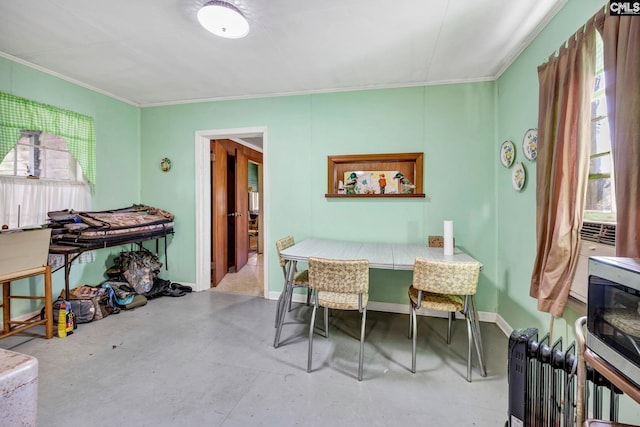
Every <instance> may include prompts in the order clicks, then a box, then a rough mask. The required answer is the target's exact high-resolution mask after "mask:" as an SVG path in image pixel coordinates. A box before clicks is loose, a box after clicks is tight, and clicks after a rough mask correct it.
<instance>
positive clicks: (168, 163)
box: [160, 157, 171, 172]
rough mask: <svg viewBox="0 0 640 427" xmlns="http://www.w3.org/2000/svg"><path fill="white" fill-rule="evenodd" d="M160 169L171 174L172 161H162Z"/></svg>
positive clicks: (166, 159) (165, 159)
mask: <svg viewBox="0 0 640 427" xmlns="http://www.w3.org/2000/svg"><path fill="white" fill-rule="evenodd" d="M160 169H162V172H169V170H170V169H171V160H170V159H169V158H168V157H165V158H164V159H162V160H160Z"/></svg>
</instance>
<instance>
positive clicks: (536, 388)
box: [506, 328, 622, 427]
mask: <svg viewBox="0 0 640 427" xmlns="http://www.w3.org/2000/svg"><path fill="white" fill-rule="evenodd" d="M508 351H509V353H508V363H509V367H508V373H507V375H508V381H509V412H508V420H507V423H506V426H507V427H538V426H540V427H574V426H575V427H581V426H577V425H576V419H577V418H578V419H580V418H582V417H577V416H576V415H577V412H576V411H577V410H581V408H577V406H582V405H584V408H585V410H584V412H583V413H587V412H588V410H587V402H592V406H593V408H592V412H593V416H594V417H595V418H598V419H602V418H603V415H604V414H603V400H604V398H605V397H606V396H608V397H609V399H608V401H609V402H608V403H609V405H608V409H609V411H608V412H609V420H611V421H617V418H618V397H619V395H620V394H622V392H621V391H620V390H619V389H617V388H616V387H615V386H614V385H612V384H611V383H610V382H609V381H608V380H607V379H605V378H604V377H602V376H601V375H600V374H598V373H597V372H596V371H595V370H593V369H591V368H590V367H589V366H588V365H587V375H586V378H587V381H586V384H585V387H586V395H587V396H588V398H587V399H584V403H581V405H578V400H579V399H578V393H579V391H578V384H577V382H578V381H577V369H578V357H577V355H576V346H575V343H572V344H571V345H570V346H569V347H568V348H567V349H566V350H564V351H563V349H562V338H559V339H558V340H557V341H555V343H553V345H550V343H549V334H546V335H545V336H544V337H543V338H542V339H541V340H538V330H537V329H536V328H528V329H516V330H515V331H513V333H512V334H511V336H510V337H509V350H508Z"/></svg>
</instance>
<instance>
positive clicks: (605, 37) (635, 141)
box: [598, 16, 640, 257]
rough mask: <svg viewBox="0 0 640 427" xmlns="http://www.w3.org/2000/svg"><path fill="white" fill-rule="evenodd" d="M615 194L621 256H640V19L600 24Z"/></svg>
mask: <svg viewBox="0 0 640 427" xmlns="http://www.w3.org/2000/svg"><path fill="white" fill-rule="evenodd" d="M598 30H599V31H600V33H601V35H602V41H603V50H604V71H605V93H606V97H607V115H608V118H609V128H610V131H611V149H612V152H613V153H612V154H613V168H614V175H615V193H616V207H617V218H616V224H617V225H616V228H617V232H616V254H617V255H618V256H624V257H640V239H639V237H640V236H639V235H638V233H639V232H640V216H639V215H638V214H639V212H638V208H639V207H640V18H638V17H635V16H605V19H600V20H599V21H598Z"/></svg>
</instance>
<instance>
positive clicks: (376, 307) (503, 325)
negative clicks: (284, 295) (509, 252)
mask: <svg viewBox="0 0 640 427" xmlns="http://www.w3.org/2000/svg"><path fill="white" fill-rule="evenodd" d="M279 297H280V292H269V296H268V298H269V299H274V300H275V299H278V298H279ZM293 302H297V303H305V302H307V296H306V295H303V294H294V295H293ZM367 309H368V310H370V311H384V312H386V313H399V314H409V304H408V303H407V304H397V303H390V302H376V301H369V305H368V306H367ZM417 314H418V315H420V316H430V317H444V318H446V317H447V313H445V312H443V311H435V310H420V311H418V313H417ZM463 318H464V317H463V316H462V314H461V313H456V319H463ZM478 318H479V320H480V321H481V322H488V323H495V324H496V325H497V326H498V328H500V330H501V331H502V332H503V333H504V334H505V335H506V336H507V337H508V336H510V335H511V332H513V328H512V327H511V326H509V324H508V323H507V322H506V321H505V320H504V319H503V318H502V316H500V315H499V314H498V313H493V312H490V311H479V312H478Z"/></svg>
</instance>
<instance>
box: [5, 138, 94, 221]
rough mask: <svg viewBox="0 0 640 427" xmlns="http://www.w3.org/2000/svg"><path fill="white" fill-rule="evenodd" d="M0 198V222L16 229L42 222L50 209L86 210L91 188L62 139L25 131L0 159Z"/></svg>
mask: <svg viewBox="0 0 640 427" xmlns="http://www.w3.org/2000/svg"><path fill="white" fill-rule="evenodd" d="M0 200H2V209H1V210H0V224H3V225H8V226H9V228H16V227H20V226H30V225H40V224H44V223H46V221H47V215H46V214H47V212H50V211H54V210H62V209H74V210H77V211H86V210H90V207H91V191H90V189H89V183H88V181H87V179H86V178H85V177H84V174H83V173H82V168H81V167H80V165H79V164H78V162H77V161H76V160H75V158H74V157H73V156H72V155H71V154H70V153H69V149H68V145H67V143H66V141H65V140H64V138H61V137H60V136H58V135H51V134H48V133H46V132H40V131H26V130H25V131H22V134H21V136H20V139H19V140H18V142H17V144H16V145H15V147H14V148H12V149H11V151H9V153H7V155H6V156H5V157H4V159H2V161H0Z"/></svg>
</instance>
